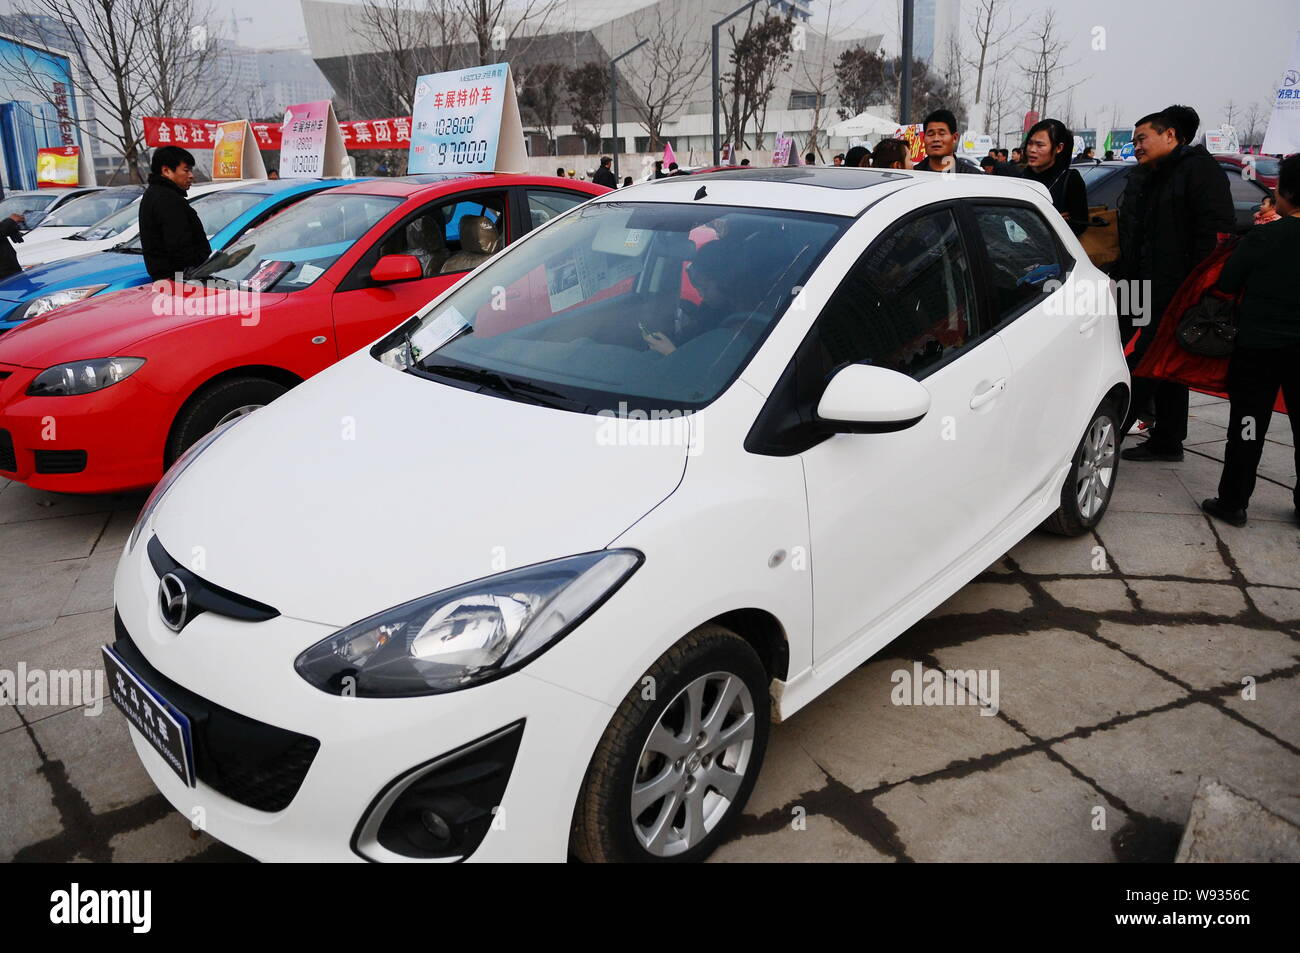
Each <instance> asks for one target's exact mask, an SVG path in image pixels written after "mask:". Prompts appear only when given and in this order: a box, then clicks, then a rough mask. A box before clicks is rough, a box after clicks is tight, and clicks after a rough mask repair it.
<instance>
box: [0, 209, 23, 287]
mask: <svg viewBox="0 0 1300 953" xmlns="http://www.w3.org/2000/svg"><path fill="white" fill-rule="evenodd" d="M22 224H23V217H22V215H21V214H19V213H18V212H14V214H12V215H10V216H9V217H8V218H2V219H0V280H3V279H5V278H8V277H9V276H10V275H16V274H18V273H19V272H21V271H22V270H23V269H22V266H20V265H19V264H18V252H17V251H16V250H15V249H14V246H13V245H11V244H10V242H18V243H19V244H21V243H22V240H23V232H22V229H21V228H19V227H18V226H20V225H22Z"/></svg>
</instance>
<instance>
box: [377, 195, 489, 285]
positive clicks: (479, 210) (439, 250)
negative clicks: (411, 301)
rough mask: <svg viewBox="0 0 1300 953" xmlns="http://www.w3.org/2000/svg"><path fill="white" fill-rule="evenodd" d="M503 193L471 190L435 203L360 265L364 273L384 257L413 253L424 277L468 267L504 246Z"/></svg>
mask: <svg viewBox="0 0 1300 953" xmlns="http://www.w3.org/2000/svg"><path fill="white" fill-rule="evenodd" d="M505 203H506V193H504V192H485V193H481V194H480V193H475V195H474V196H473V198H469V199H451V200H449V201H443V202H436V203H434V204H432V205H429V206H426V207H425V208H423V209H421V210H420V213H419V214H418V215H416V216H414V217H413V218H410V219H407V220H406V221H405V222H403V223H402V224H401V225H399V226H398V227H397V228H396V229H394V230H393V231H391V232H389V233H388V234H387V235H385V236H384V238H383V239H382V240H381V241H380V243H379V247H378V250H377V252H372V253H371V254H370V255H367V256H366V258H365V259H364V260H363V261H362V262H360V263H359V267H360V268H362V269H363V270H364V271H365V272H367V273H368V272H369V270H370V269H371V268H372V267H374V264H375V262H376V261H378V260H379V259H380V258H381V257H383V256H384V255H412V256H414V257H415V258H417V259H419V261H420V266H421V270H422V273H423V276H424V277H425V278H430V277H433V276H435V275H453V274H458V273H460V272H464V271H471V270H473V269H474V268H477V267H478V266H479V265H481V264H482V263H483V262H485V261H487V260H488V259H489V258H491V257H492V256H493V255H494V254H495V253H496V252H497V251H499V250H500V249H501V246H502V245H503V244H504V242H505V239H506V236H505V234H504V233H505V228H504V226H505Z"/></svg>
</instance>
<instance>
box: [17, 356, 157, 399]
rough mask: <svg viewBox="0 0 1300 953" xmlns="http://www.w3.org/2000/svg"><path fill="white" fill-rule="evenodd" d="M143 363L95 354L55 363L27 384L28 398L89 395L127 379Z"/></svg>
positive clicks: (132, 359)
mask: <svg viewBox="0 0 1300 953" xmlns="http://www.w3.org/2000/svg"><path fill="white" fill-rule="evenodd" d="M143 366H144V358H142V357H93V358H91V359H90V360H86V361H70V362H69V363H67V364H55V365H54V366H53V367H47V368H46V369H45V370H43V371H41V372H40V373H39V374H37V375H36V377H35V379H33V380H32V382H31V383H30V384H28V385H27V396H28V397H70V396H72V395H74V394H90V393H94V392H95V391H97V390H103V389H104V388H105V387H112V386H113V385H114V384H116V383H118V382H119V381H124V380H126V379H127V378H128V377H130V376H131V375H132V374H134V373H135V372H136V371H138V370H139V369H140V368H142V367H143Z"/></svg>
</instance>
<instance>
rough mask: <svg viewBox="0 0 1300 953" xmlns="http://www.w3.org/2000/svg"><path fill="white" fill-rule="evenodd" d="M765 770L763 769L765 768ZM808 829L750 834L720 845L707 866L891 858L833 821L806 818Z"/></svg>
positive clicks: (886, 860) (882, 860)
mask: <svg viewBox="0 0 1300 953" xmlns="http://www.w3.org/2000/svg"><path fill="white" fill-rule="evenodd" d="M764 770H766V768H764ZM806 820H807V825H808V826H807V827H806V828H804V829H803V830H795V829H794V828H792V827H791V826H790V825H786V826H785V827H783V828H782V829H781V830H779V831H775V832H773V833H771V834H751V835H749V836H748V837H738V838H735V839H733V840H731V841H729V842H728V843H726V844H723V845H722V846H721V847H719V848H718V849H717V850H716V851H714V853H713V856H711V857H710V858H709V863H742V864H753V863H772V862H778V863H825V862H831V861H833V862H845V863H858V864H863V863H866V864H873V863H890V862H892V861H893V858H892V857H890V856H889V855H888V854H884V853H881V852H880V851H878V850H876V849H875V848H874V847H872V846H871V845H870V844H868V843H867V842H866V841H864V840H862V839H861V838H859V837H857V836H855V835H854V834H852V833H850V832H849V831H847V830H845V828H844V826H843V825H842V824H840V823H838V822H837V821H836V820H835V819H834V818H830V817H824V816H822V815H819V814H809V815H807V818H806Z"/></svg>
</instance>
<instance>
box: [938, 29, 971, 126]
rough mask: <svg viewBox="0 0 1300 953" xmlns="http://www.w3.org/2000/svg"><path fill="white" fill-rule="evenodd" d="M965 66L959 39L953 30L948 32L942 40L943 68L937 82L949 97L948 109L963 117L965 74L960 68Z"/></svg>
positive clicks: (964, 107)
mask: <svg viewBox="0 0 1300 953" xmlns="http://www.w3.org/2000/svg"><path fill="white" fill-rule="evenodd" d="M965 65H966V61H965V58H964V57H963V55H962V48H961V37H959V36H958V35H957V30H956V29H955V28H954V29H952V30H949V31H948V35H947V37H945V39H944V44H943V68H942V70H941V71H940V73H939V80H940V82H941V83H942V84H943V87H944V89H945V90H946V91H947V94H948V97H949V106H948V108H950V109H951V110H952V111H953V112H954V113H958V114H963V115H964V114H965V112H966V88H965V87H966V72H965V70H964V69H963V68H962V67H964V66H965Z"/></svg>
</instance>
